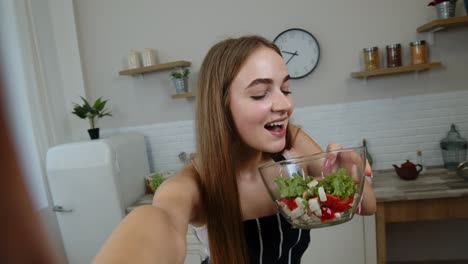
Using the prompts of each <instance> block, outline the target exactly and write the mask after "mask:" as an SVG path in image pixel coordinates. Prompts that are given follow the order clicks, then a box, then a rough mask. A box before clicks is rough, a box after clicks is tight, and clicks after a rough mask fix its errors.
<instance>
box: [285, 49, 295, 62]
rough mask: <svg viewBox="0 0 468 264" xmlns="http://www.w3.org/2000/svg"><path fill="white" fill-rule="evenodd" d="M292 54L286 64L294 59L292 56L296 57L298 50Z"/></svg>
mask: <svg viewBox="0 0 468 264" xmlns="http://www.w3.org/2000/svg"><path fill="white" fill-rule="evenodd" d="M291 54H292V56H291V57H290V58H289V60H288V61H287V62H286V64H288V63H289V61H290V60H292V58H294V56H297V51H295V52H294V53H291Z"/></svg>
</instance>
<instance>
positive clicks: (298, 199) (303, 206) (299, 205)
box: [294, 197, 305, 209]
mask: <svg viewBox="0 0 468 264" xmlns="http://www.w3.org/2000/svg"><path fill="white" fill-rule="evenodd" d="M303 201H304V199H302V198H301V197H297V198H296V199H294V202H296V205H297V207H301V208H302V209H304V208H305V205H304V203H303Z"/></svg>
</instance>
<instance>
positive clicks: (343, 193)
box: [312, 169, 358, 199]
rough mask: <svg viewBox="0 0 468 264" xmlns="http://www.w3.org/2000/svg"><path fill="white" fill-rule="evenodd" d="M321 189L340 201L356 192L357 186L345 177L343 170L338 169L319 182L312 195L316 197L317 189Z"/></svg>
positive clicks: (349, 178)
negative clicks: (337, 197)
mask: <svg viewBox="0 0 468 264" xmlns="http://www.w3.org/2000/svg"><path fill="white" fill-rule="evenodd" d="M321 186H322V187H323V188H324V190H325V192H326V193H328V194H331V195H334V196H339V197H341V199H346V198H348V197H349V196H351V195H353V194H354V193H355V192H356V191H357V188H358V186H357V184H356V183H355V182H354V181H353V179H352V178H351V177H349V176H347V175H346V170H345V169H339V170H338V171H337V172H335V173H330V174H329V175H327V176H326V177H325V178H324V179H323V180H321V181H320V182H319V183H318V184H317V185H316V186H315V187H314V188H313V190H312V193H313V194H314V195H316V196H318V188H319V187H321Z"/></svg>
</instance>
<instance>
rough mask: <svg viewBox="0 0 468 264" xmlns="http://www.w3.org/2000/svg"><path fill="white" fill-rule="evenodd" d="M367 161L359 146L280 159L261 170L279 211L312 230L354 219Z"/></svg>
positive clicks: (291, 221) (297, 224) (295, 224)
mask: <svg viewBox="0 0 468 264" xmlns="http://www.w3.org/2000/svg"><path fill="white" fill-rule="evenodd" d="M365 160H366V158H365V151H364V148H363V147H358V148H349V149H342V150H336V151H329V152H323V153H319V154H314V155H310V156H304V157H299V158H293V159H288V160H283V161H278V162H274V163H270V164H267V165H265V166H263V167H260V168H259V171H260V174H261V177H262V180H263V183H264V184H265V186H266V188H267V190H268V192H269V193H270V196H271V198H272V199H273V201H274V203H275V206H276V208H277V209H278V211H279V212H280V213H281V214H282V215H283V216H284V217H285V218H286V219H287V220H288V222H289V223H291V225H292V226H293V227H295V228H303V229H311V228H318V227H325V226H331V225H337V224H341V223H344V222H347V221H349V220H351V219H352V218H353V216H354V214H355V212H356V210H357V208H358V204H359V201H360V199H361V194H362V190H363V187H364V168H365ZM291 167H295V168H296V169H294V170H292V169H291Z"/></svg>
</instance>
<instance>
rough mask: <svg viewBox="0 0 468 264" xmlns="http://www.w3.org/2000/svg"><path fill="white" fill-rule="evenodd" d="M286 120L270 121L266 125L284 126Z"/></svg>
mask: <svg viewBox="0 0 468 264" xmlns="http://www.w3.org/2000/svg"><path fill="white" fill-rule="evenodd" d="M284 123H285V121H281V122H273V123H268V124H266V126H271V127H272V126H282V125H284Z"/></svg>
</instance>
